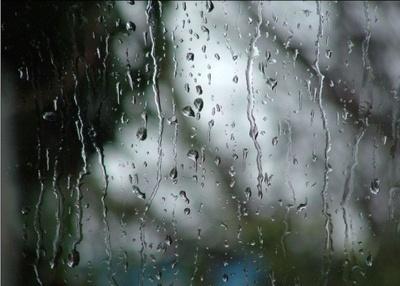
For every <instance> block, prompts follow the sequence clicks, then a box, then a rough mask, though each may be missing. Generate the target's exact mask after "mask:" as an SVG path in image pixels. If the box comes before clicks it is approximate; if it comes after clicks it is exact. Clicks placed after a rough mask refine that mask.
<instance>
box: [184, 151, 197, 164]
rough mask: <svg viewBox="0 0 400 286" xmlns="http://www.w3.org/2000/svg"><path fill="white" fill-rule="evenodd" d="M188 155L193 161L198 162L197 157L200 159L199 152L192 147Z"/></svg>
mask: <svg viewBox="0 0 400 286" xmlns="http://www.w3.org/2000/svg"><path fill="white" fill-rule="evenodd" d="M187 157H188V158H189V159H190V160H192V161H193V162H197V159H199V152H197V151H196V150H193V149H190V150H189V151H188V153H187Z"/></svg>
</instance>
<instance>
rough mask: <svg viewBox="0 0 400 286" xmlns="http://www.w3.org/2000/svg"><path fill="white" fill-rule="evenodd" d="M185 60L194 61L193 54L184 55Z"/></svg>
mask: <svg viewBox="0 0 400 286" xmlns="http://www.w3.org/2000/svg"><path fill="white" fill-rule="evenodd" d="M186 59H187V60H188V61H194V54H193V53H187V54H186Z"/></svg>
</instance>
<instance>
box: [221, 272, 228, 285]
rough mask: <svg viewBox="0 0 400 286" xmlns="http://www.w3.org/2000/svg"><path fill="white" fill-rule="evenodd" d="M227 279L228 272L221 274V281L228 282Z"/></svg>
mask: <svg viewBox="0 0 400 286" xmlns="http://www.w3.org/2000/svg"><path fill="white" fill-rule="evenodd" d="M228 280H229V277H228V274H226V273H224V275H222V281H223V282H224V283H226V282H228Z"/></svg>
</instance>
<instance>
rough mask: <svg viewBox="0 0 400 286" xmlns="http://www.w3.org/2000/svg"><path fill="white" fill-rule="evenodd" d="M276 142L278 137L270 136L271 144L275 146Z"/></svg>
mask: <svg viewBox="0 0 400 286" xmlns="http://www.w3.org/2000/svg"><path fill="white" fill-rule="evenodd" d="M277 144H278V137H277V136H275V137H274V138H272V146H276V145H277Z"/></svg>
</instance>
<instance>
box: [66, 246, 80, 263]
mask: <svg viewBox="0 0 400 286" xmlns="http://www.w3.org/2000/svg"><path fill="white" fill-rule="evenodd" d="M79 261H80V255H79V252H78V251H77V250H75V249H73V250H72V251H71V252H70V253H69V254H68V259H67V265H68V266H69V267H75V266H77V265H78V264H79Z"/></svg>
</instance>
